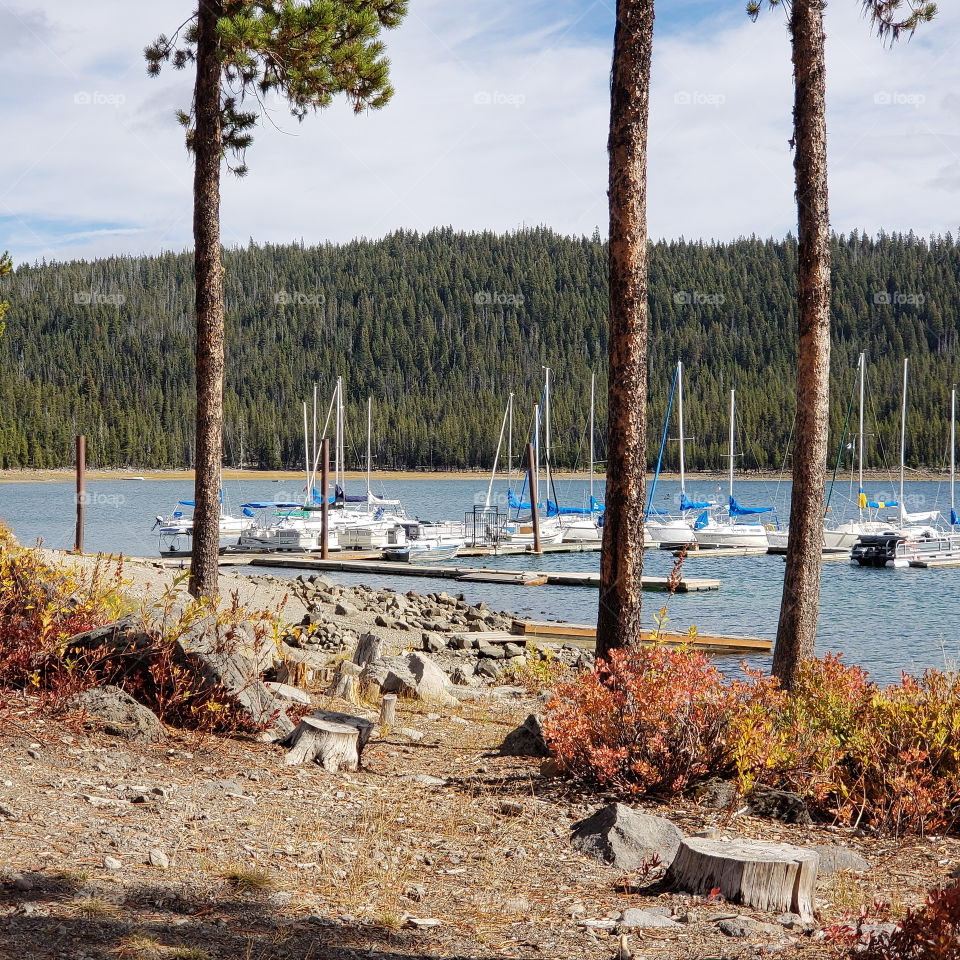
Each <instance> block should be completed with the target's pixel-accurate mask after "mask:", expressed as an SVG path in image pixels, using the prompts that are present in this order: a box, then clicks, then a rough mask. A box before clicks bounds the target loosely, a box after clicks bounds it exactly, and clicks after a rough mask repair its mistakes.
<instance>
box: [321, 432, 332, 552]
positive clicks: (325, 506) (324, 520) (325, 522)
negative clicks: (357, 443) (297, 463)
mask: <svg viewBox="0 0 960 960" xmlns="http://www.w3.org/2000/svg"><path fill="white" fill-rule="evenodd" d="M329 486H330V438H329V437H324V438H323V439H322V440H321V441H320V497H321V506H320V559H321V560H326V559H327V558H328V557H329V555H330V547H329V545H328V544H327V539H328V538H329V536H330V496H329V489H328V488H329Z"/></svg>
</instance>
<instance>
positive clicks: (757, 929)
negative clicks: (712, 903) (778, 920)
mask: <svg viewBox="0 0 960 960" xmlns="http://www.w3.org/2000/svg"><path fill="white" fill-rule="evenodd" d="M717 929H718V930H719V931H720V932H721V933H722V934H724V935H725V936H728V937H736V938H738V939H742V938H744V937H777V938H781V937H783V936H784V933H783V928H782V927H780V926H778V925H777V924H774V923H764V922H763V921H762V920H755V919H754V918H753V917H747V916H742V915H740V916H736V917H730V918H727V919H724V920H721V921H720V922H719V923H718V924H717Z"/></svg>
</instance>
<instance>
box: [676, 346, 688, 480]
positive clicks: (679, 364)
mask: <svg viewBox="0 0 960 960" xmlns="http://www.w3.org/2000/svg"><path fill="white" fill-rule="evenodd" d="M677 416H678V417H679V418H680V492H681V493H686V492H687V485H686V464H685V463H684V457H683V444H684V441H683V361H682V360H678V361H677Z"/></svg>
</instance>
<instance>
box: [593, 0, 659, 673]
mask: <svg viewBox="0 0 960 960" xmlns="http://www.w3.org/2000/svg"><path fill="white" fill-rule="evenodd" d="M652 43H653V0H618V2H617V26H616V32H615V35H614V49H613V73H612V79H611V94H610V142H609V153H610V196H609V202H610V368H609V383H610V386H609V400H608V404H609V406H608V419H607V430H608V440H607V450H608V454H607V490H606V515H605V519H604V528H603V550H602V554H601V559H600V606H599V612H598V615H597V655H598V656H600V657H603V656H605V655H606V654H607V653H608V652H609V651H610V650H613V649H617V648H620V647H626V646H630V645H631V644H633V643H635V642H636V641H637V638H638V637H639V635H640V606H641V602H642V590H641V576H642V574H643V514H644V505H645V500H646V403H647V117H648V114H649V95H650V52H651V47H652Z"/></svg>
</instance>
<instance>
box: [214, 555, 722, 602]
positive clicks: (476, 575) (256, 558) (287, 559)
mask: <svg viewBox="0 0 960 960" xmlns="http://www.w3.org/2000/svg"><path fill="white" fill-rule="evenodd" d="M238 559H239V562H240V563H242V564H243V565H248V564H249V565H250V566H254V567H281V568H286V569H293V570H313V571H318V572H319V571H322V570H333V571H339V572H341V573H369V574H375V575H377V576H390V577H431V578H440V579H444V580H461V579H466V580H469V581H471V582H473V583H515V584H519V585H529V586H535V585H539V584H542V583H546V584H549V585H550V586H559V587H599V586H600V574H599V573H583V572H579V571H565V572H560V571H555V570H550V571H547V570H490V569H484V568H483V567H459V566H456V567H454V566H450V567H440V566H425V565H421V564H418V563H391V562H390V561H387V560H366V559H365V560H357V559H348V558H346V557H331V558H330V559H329V560H321V559H319V558H318V557H315V556H311V555H303V556H290V555H285V556H278V555H277V554H266V555H264V554H258V555H247V556H246V557H243V558H242V559H240V558H239V555H238V557H237V558H235V557H229V558H227V557H221V560H227V561H228V562H227V564H226V565H236V563H237V561H238ZM643 589H644V590H654V591H660V592H664V591H666V590H668V589H669V581H668V579H667V577H644V578H643ZM719 589H720V581H719V580H714V579H705V578H697V579H689V578H684V579H683V580H681V581H680V584H679V585H678V587H677V593H701V592H703V591H707V590H719Z"/></svg>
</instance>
